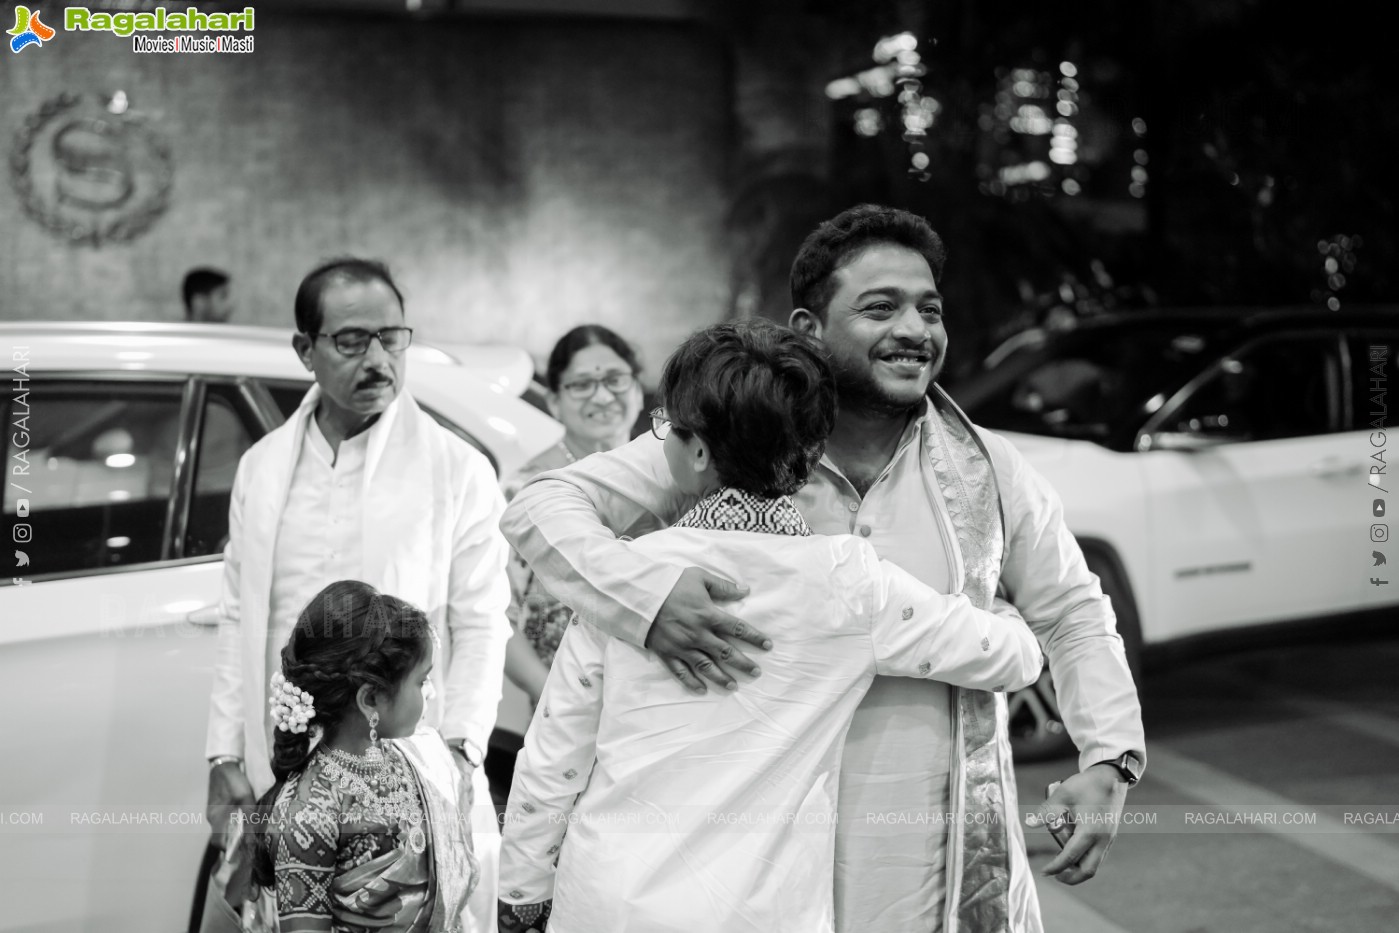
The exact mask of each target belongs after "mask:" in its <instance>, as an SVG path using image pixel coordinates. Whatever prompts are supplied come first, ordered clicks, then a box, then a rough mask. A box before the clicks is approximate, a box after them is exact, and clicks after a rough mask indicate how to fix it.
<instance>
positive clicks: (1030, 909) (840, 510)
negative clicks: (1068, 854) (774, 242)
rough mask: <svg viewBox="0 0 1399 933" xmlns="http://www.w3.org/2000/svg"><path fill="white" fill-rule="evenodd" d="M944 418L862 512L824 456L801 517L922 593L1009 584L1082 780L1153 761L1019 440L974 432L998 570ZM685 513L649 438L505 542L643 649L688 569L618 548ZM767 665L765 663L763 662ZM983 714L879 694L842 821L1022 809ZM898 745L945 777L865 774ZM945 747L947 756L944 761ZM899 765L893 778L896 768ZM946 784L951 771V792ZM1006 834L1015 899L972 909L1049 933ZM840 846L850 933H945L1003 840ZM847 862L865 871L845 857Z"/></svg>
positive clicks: (1020, 847) (1000, 707)
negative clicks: (1046, 670) (856, 812)
mask: <svg viewBox="0 0 1399 933" xmlns="http://www.w3.org/2000/svg"><path fill="white" fill-rule="evenodd" d="M937 417H938V416H937V415H936V414H935V413H934V409H933V407H932V405H931V404H930V405H929V406H928V408H927V410H926V415H925V417H923V418H920V419H916V420H915V421H914V422H913V424H911V425H910V429H909V431H908V432H906V434H905V436H904V439H903V443H902V444H901V447H900V453H899V455H898V456H896V457H895V458H894V460H893V461H892V462H891V464H890V466H889V468H888V469H886V471H885V474H884V476H883V477H882V478H881V480H880V481H879V482H877V483H876V484H875V486H874V487H873V488H872V489H871V490H870V492H869V494H868V495H866V496H865V497H864V498H863V499H862V498H861V497H859V496H858V495H857V494H856V492H855V490H854V489H853V487H851V486H850V485H849V483H848V482H846V481H845V480H844V479H843V477H841V474H840V471H839V469H838V468H837V467H836V466H835V464H834V463H833V462H831V461H830V460H829V458H823V460H822V461H821V465H820V467H819V468H818V469H817V471H816V472H815V473H813V475H812V477H811V479H810V481H809V482H808V483H807V485H806V487H805V488H804V489H803V490H802V491H801V492H800V493H798V495H797V497H796V502H797V506H798V508H799V509H801V510H802V512H803V514H804V515H805V516H806V518H807V520H808V521H809V522H810V523H811V525H812V527H813V529H814V530H818V531H853V532H854V533H855V534H856V535H858V536H860V537H863V538H866V539H867V540H869V541H870V543H871V544H872V545H873V546H874V547H875V549H876V551H877V552H878V553H879V555H880V556H881V557H884V558H887V559H889V560H891V561H892V562H894V563H896V564H898V565H899V566H901V567H903V568H904V569H905V570H907V571H909V572H910V573H912V574H914V575H915V576H917V577H918V578H919V579H922V580H924V581H925V582H932V583H939V582H941V581H942V580H944V579H945V580H947V581H948V583H947V589H948V591H951V592H956V591H959V590H963V589H964V588H966V589H970V588H971V586H972V583H973V582H975V583H976V585H977V587H976V588H977V589H978V590H984V589H985V587H986V586H987V585H988V581H989V586H990V587H991V589H994V588H995V584H996V580H997V578H998V579H999V583H1000V585H1001V587H1002V588H1003V589H1004V590H1005V592H1006V594H1007V595H1008V598H1009V599H1010V600H1011V602H1013V603H1014V604H1015V607H1016V608H1017V609H1018V610H1019V611H1020V612H1021V613H1022V614H1023V615H1024V617H1025V619H1026V621H1027V622H1028V623H1029V624H1030V626H1031V628H1032V629H1033V630H1034V631H1035V632H1036V634H1037V635H1038V636H1039V638H1040V640H1041V642H1042V643H1043V644H1044V645H1045V648H1046V652H1047V654H1048V656H1049V663H1050V667H1051V669H1052V670H1053V672H1054V676H1055V682H1056V686H1057V689H1058V694H1059V702H1060V709H1061V712H1062V714H1063V717H1064V722H1065V725H1066V727H1067V728H1068V731H1069V734H1070V735H1071V736H1072V737H1073V739H1074V740H1075V742H1076V744H1077V745H1078V747H1079V760H1080V766H1081V767H1087V766H1089V765H1092V764H1094V763H1096V762H1098V761H1102V760H1104V759H1107V758H1112V757H1115V756H1117V755H1119V754H1121V753H1122V752H1124V751H1128V750H1132V751H1135V752H1137V753H1138V754H1139V755H1144V746H1145V741H1144V739H1143V735H1142V727H1141V710H1140V706H1139V704H1138V701H1137V696H1136V690H1135V687H1134V685H1133V683H1132V679H1131V675H1130V673H1129V672H1128V670H1127V665H1126V658H1125V654H1124V653H1123V650H1122V645H1121V640H1120V638H1118V636H1117V634H1116V630H1115V619H1114V617H1113V614H1112V609H1111V606H1110V604H1109V603H1108V601H1107V599H1106V598H1105V597H1104V596H1103V594H1102V590H1101V588H1100V587H1099V585H1098V581H1097V579H1096V577H1094V576H1093V575H1092V573H1090V572H1089V571H1088V569H1087V566H1086V564H1085V563H1084V561H1083V555H1082V552H1081V550H1080V549H1079V547H1078V545H1077V542H1075V540H1074V538H1073V535H1072V534H1071V533H1070V532H1069V530H1068V529H1067V527H1066V526H1065V524H1064V520H1063V512H1062V506H1061V505H1060V502H1059V498H1058V496H1057V495H1056V494H1055V493H1054V491H1053V490H1052V489H1051V488H1050V487H1049V485H1048V483H1047V482H1046V481H1045V480H1044V479H1043V478H1042V477H1041V476H1040V475H1039V474H1038V473H1037V472H1036V471H1035V470H1034V469H1033V468H1032V467H1031V466H1030V465H1029V464H1028V463H1027V462H1026V461H1025V459H1024V458H1023V457H1022V456H1021V455H1020V454H1019V452H1017V451H1016V450H1015V449H1014V447H1012V446H1011V445H1010V443H1009V442H1007V441H1006V440H1005V439H1004V438H1001V437H999V436H998V435H995V434H993V433H991V432H988V431H984V430H980V429H978V433H979V435H980V437H981V438H982V440H983V442H984V443H985V445H986V447H987V449H988V452H989V455H990V467H991V469H992V470H994V477H995V483H996V486H998V487H999V492H1000V497H1001V508H1002V510H1003V512H1004V528H1005V541H1004V559H1003V560H1001V559H1000V554H1001V551H1000V548H999V546H997V547H992V546H991V545H992V544H995V545H999V524H998V521H997V520H998V518H999V516H998V515H996V514H995V512H996V509H995V505H994V501H995V500H994V496H990V497H986V496H979V498H978V499H977V501H990V502H991V505H990V507H989V510H988V509H986V508H982V509H981V511H983V512H986V513H987V514H979V513H978V514H968V513H967V511H966V508H967V503H968V502H970V501H972V496H971V495H969V493H970V492H972V491H973V490H976V491H978V492H984V491H985V490H984V486H985V482H986V481H985V480H976V479H974V474H975V473H976V468H977V467H978V466H980V467H981V468H982V469H984V467H985V464H984V458H983V457H981V455H980V454H975V455H973V456H968V455H967V454H966V452H965V449H964V448H966V447H967V446H968V445H969V443H970V441H969V440H968V441H966V442H965V443H962V444H958V443H957V442H956V440H955V439H950V438H949V435H950V434H951V433H952V432H951V431H950V430H948V429H947V428H945V427H944V426H943V424H942V423H941V422H939V421H936V420H935V419H936V418H937ZM956 448H963V449H956ZM692 504H693V502H692V501H690V500H688V499H687V498H686V497H685V496H684V495H683V494H681V493H680V492H678V491H677V490H676V489H675V487H674V486H673V484H672V482H671V480H670V475H669V470H668V468H667V466H666V461H665V456H664V453H663V450H662V445H661V444H660V443H659V442H657V441H655V440H654V439H651V438H646V437H642V438H639V439H638V440H636V441H633V442H632V443H631V444H629V445H627V446H625V447H623V448H620V449H618V450H615V451H610V452H607V453H602V454H596V455H594V456H592V457H589V458H587V460H586V461H585V462H580V463H578V464H575V465H573V466H570V467H567V468H565V469H562V470H558V471H555V472H554V473H549V474H545V475H543V476H541V477H540V478H538V479H537V480H536V481H535V482H534V483H532V484H530V485H528V486H526V487H525V488H524V489H523V490H521V492H520V493H519V494H518V495H517V496H516V498H515V499H514V501H513V502H512V504H511V505H510V507H509V508H508V509H507V510H506V514H505V516H504V518H503V519H502V523H501V527H502V529H503V530H504V531H505V533H506V536H507V537H508V538H509V539H510V541H511V543H512V544H513V545H514V546H515V547H516V549H517V550H518V551H519V552H520V553H521V554H522V555H523V556H524V557H525V559H526V560H528V561H529V562H530V564H531V566H532V567H533V568H534V569H535V571H536V573H538V574H539V575H540V576H541V577H543V578H544V580H545V582H546V584H547V585H548V586H549V587H550V588H551V590H552V591H554V592H556V593H557V594H558V595H559V596H560V598H562V599H563V600H564V601H565V602H567V603H568V604H569V605H572V606H574V607H576V608H577V609H578V610H579V613H580V615H581V616H582V617H583V618H585V619H587V620H589V621H591V622H593V623H595V624H597V625H599V626H600V627H602V628H603V629H604V630H605V631H608V632H610V633H611V634H613V635H616V636H617V637H619V638H622V639H624V640H626V641H628V642H630V643H631V644H634V645H641V644H644V641H645V637H646V631H647V629H648V628H649V626H650V624H651V620H652V619H654V617H655V615H656V611H657V610H658V609H659V608H660V605H661V603H662V602H664V600H665V598H666V597H667V596H668V595H669V593H670V591H671V589H672V588H673V586H674V585H675V581H676V579H677V578H678V577H679V575H680V573H681V571H682V570H684V569H685V567H686V566H689V564H688V563H686V562H674V561H657V560H648V559H646V558H645V557H644V556H643V555H640V554H638V553H636V552H633V551H632V550H630V549H628V548H627V547H625V546H624V545H623V544H621V543H619V542H618V541H616V536H619V535H631V536H636V535H639V534H642V533H644V532H646V531H648V530H651V529H653V528H655V527H657V526H658V525H663V524H665V523H667V522H670V521H673V520H675V518H677V517H678V516H679V515H681V514H683V513H684V511H685V510H686V509H688V508H689V507H690V506H691V505H692ZM954 509H960V510H961V511H960V512H954ZM866 529H868V533H866ZM993 531H994V532H995V533H996V540H995V541H992V540H991V533H992V532H993ZM736 573H737V575H736V576H735V577H734V579H736V580H737V581H738V582H743V583H746V582H747V580H746V579H745V577H744V573H743V568H738V569H737V571H736ZM943 574H946V575H947V576H946V577H943V576H942V575H943ZM758 659H759V660H760V662H761V660H762V658H761V655H760V656H759V658H758ZM764 669H765V670H766V669H767V665H766V664H764ZM766 676H767V674H766V673H765V674H764V677H766ZM747 689H749V685H747V684H745V685H742V686H741V687H740V688H739V693H740V694H741V693H742V692H743V691H744V690H747ZM973 700H974V698H973V697H971V696H963V697H960V698H959V699H958V703H957V706H956V708H955V709H954V708H952V706H951V697H949V695H948V692H947V690H946V688H943V687H940V686H939V685H936V684H933V685H925V684H921V683H910V684H908V685H900V684H898V683H897V682H891V683H888V684H885V683H883V682H880V681H877V682H876V684H875V686H874V688H873V689H872V690H871V691H870V694H869V695H868V696H867V697H866V699H865V701H864V703H863V704H862V706H861V709H860V710H859V711H857V713H856V719H855V723H854V725H853V726H852V728H851V732H850V737H849V740H848V742H847V745H846V753H845V754H846V761H845V770H844V772H843V773H844V774H845V775H846V783H845V786H844V787H843V788H842V791H843V792H845V791H848V790H851V789H852V782H857V783H859V784H860V785H862V786H861V787H859V788H858V790H860V791H863V792H864V795H863V797H851V798H850V799H849V800H847V799H846V798H843V799H842V801H841V813H842V816H843V817H844V815H845V814H846V813H847V812H849V811H848V809H847V804H848V803H849V802H850V801H851V800H853V801H856V802H859V801H861V800H863V801H864V804H863V806H864V808H865V809H866V810H869V809H871V808H878V807H881V806H882V805H883V803H884V802H886V801H887V802H889V803H892V804H894V805H896V806H897V808H898V809H899V810H900V811H907V810H913V811H924V810H926V809H928V808H931V810H932V811H933V812H943V811H949V810H950V811H959V810H960V809H961V807H962V806H963V804H962V803H961V801H963V800H964V799H967V795H968V794H971V799H972V800H973V801H974V802H975V804H976V805H977V806H978V807H987V808H991V809H995V810H1000V811H1003V812H1013V811H1014V809H1015V800H1014V779H1013V775H1012V773H1011V770H1010V755H1009V743H1008V736H1007V735H1006V724H1005V704H1004V701H1003V700H998V701H997V702H996V704H995V705H994V706H993V707H991V710H990V712H989V714H986V715H982V716H981V718H980V721H981V722H982V724H983V727H984V728H989V729H991V730H993V732H992V734H991V737H992V738H993V739H994V741H990V742H988V741H986V740H985V738H983V737H978V736H977V735H974V734H972V733H971V732H969V731H968V730H967V729H966V728H965V726H966V723H967V722H975V721H977V720H975V719H972V720H969V719H968V718H967V717H968V716H971V715H974V713H975V711H976V709H977V704H976V703H974V702H973ZM866 712H868V713H869V715H865V713H866ZM973 745H975V746H976V747H978V748H979V749H980V751H978V752H977V753H976V754H975V755H973V754H971V753H970V752H969V748H971V747H972V746H973ZM905 746H907V747H910V748H914V749H917V750H918V751H917V752H916V754H917V755H918V756H919V757H921V758H922V759H923V760H924V762H925V763H930V762H934V761H936V760H937V759H939V758H942V759H943V761H945V765H944V766H943V767H942V768H937V767H929V769H928V770H927V771H926V772H922V775H921V776H920V775H919V774H917V773H912V774H910V773H907V771H905V773H904V774H903V776H902V777H900V778H898V779H897V780H893V781H886V780H885V779H884V778H883V777H882V776H880V775H879V773H878V772H877V771H876V770H875V769H874V768H871V767H869V762H870V761H871V760H873V759H875V758H878V757H879V756H881V755H885V754H886V751H887V755H888V756H889V757H894V758H896V757H897V755H896V753H895V751H894V750H897V749H899V748H902V747H905ZM941 749H946V754H945V756H944V755H943V754H942V752H941V751H940V750H941ZM895 765H896V767H899V765H898V762H897V761H896V762H895ZM941 773H946V774H947V778H946V781H945V782H944V780H943V779H942V778H941V777H940V774H941ZM990 785H995V786H997V787H998V788H999V790H998V791H997V794H998V795H999V796H987V793H988V792H989V788H990ZM944 787H945V790H944ZM1008 826H1009V828H1008V836H1009V840H1010V841H1009V842H1006V841H1005V838H1006V834H1002V836H1001V841H1000V842H999V844H998V845H999V847H1000V850H1001V851H1002V852H1005V849H1006V848H1007V847H1008V850H1009V851H1008V852H1006V853H1005V854H1006V856H1007V857H1008V858H1009V861H1010V864H1009V891H1008V892H1007V891H1006V888H1005V884H1006V882H1005V880H1004V879H1002V880H999V881H996V882H994V883H990V882H988V883H986V884H985V886H984V887H980V888H978V889H976V890H971V891H969V892H968V896H969V897H972V898H975V896H976V895H977V894H978V893H979V892H981V891H984V892H986V893H988V895H989V896H991V897H994V898H997V899H1000V900H1001V901H1002V903H1003V905H1005V906H1003V907H1002V908H1000V913H1001V914H1002V915H1003V919H1001V920H998V921H997V922H996V928H998V929H1010V930H1014V931H1034V930H1038V929H1040V922H1039V916H1038V907H1037V904H1036V901H1035V896H1034V889H1033V883H1032V881H1031V878H1030V875H1029V871H1028V862H1027V860H1026V857H1025V853H1024V844H1023V840H1022V839H1021V836H1020V831H1019V827H1018V822H1017V821H1016V820H1014V819H1012V820H1010V822H1009V824H1008ZM946 828H947V829H953V828H955V827H946ZM871 834H873V835H871ZM867 837H869V838H867ZM838 839H839V851H841V852H842V853H843V854H844V855H843V858H842V862H843V864H842V867H841V871H840V873H839V881H840V889H839V891H838V903H839V904H840V907H841V912H842V915H841V921H842V924H841V928H842V929H843V930H848V931H850V933H863V931H864V930H866V929H873V928H876V927H878V928H884V929H899V930H917V931H925V930H937V929H946V930H948V931H949V933H951V931H952V930H953V929H954V928H955V926H956V924H957V923H958V920H957V916H956V914H957V912H958V907H959V906H960V905H958V904H948V903H946V902H944V903H943V904H942V907H941V909H940V910H939V908H938V906H937V905H938V903H939V901H943V898H944V892H950V891H953V890H956V891H957V892H958V896H959V897H961V896H962V893H961V889H960V886H961V884H962V880H963V877H964V875H965V873H966V872H967V871H968V870H969V869H975V868H977V866H976V864H975V862H976V860H977V859H978V858H981V857H983V856H984V855H985V854H986V853H987V852H990V851H992V849H994V848H995V846H992V849H988V848H987V845H986V844H988V843H993V842H995V840H993V839H983V840H981V841H980V842H979V843H978V846H977V851H976V852H968V851H967V850H966V847H965V846H966V842H965V840H964V839H962V838H959V837H958V836H957V835H956V834H950V835H949V837H948V838H947V841H946V845H945V846H942V847H938V846H923V847H922V848H921V850H920V849H919V848H918V837H917V835H916V834H911V833H908V832H906V827H903V826H893V827H884V828H880V827H878V826H872V825H870V824H868V823H864V824H861V823H859V822H858V821H852V820H847V819H845V818H842V820H841V823H840V827H839V833H838ZM871 840H872V841H871ZM881 843H887V847H882V846H881ZM852 853H867V854H868V857H866V856H865V855H861V856H860V857H858V858H850V855H851V854H852ZM993 854H994V853H993ZM939 876H941V877H939ZM1007 893H1008V895H1009V899H1008V903H1007V902H1006V897H1007ZM963 900H966V898H963ZM939 914H941V916H939ZM964 928H965V927H964ZM978 933H979V931H978Z"/></svg>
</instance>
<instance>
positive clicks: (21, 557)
mask: <svg viewBox="0 0 1399 933" xmlns="http://www.w3.org/2000/svg"><path fill="white" fill-rule="evenodd" d="M15 566H16V567H28V566H29V555H28V554H26V553H24V552H23V551H15Z"/></svg>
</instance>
